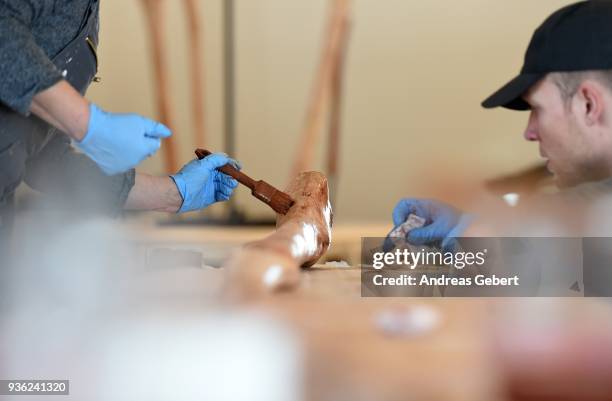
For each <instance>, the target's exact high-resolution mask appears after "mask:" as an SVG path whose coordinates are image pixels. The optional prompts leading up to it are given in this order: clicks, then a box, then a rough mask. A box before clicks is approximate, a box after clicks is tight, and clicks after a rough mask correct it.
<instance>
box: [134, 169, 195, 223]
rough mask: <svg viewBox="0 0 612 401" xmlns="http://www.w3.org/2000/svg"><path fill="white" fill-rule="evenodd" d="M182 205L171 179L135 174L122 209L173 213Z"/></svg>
mask: <svg viewBox="0 0 612 401" xmlns="http://www.w3.org/2000/svg"><path fill="white" fill-rule="evenodd" d="M182 203H183V199H182V198H181V195H180V193H179V191H178V189H177V188H176V184H175V183H174V181H173V180H172V178H170V177H155V176H151V175H148V174H140V173H137V174H136V182H135V184H134V186H133V187H132V190H131V191H130V193H129V195H128V199H127V201H126V202H125V206H124V208H125V209H128V210H157V211H160V212H170V213H175V212H176V211H177V210H178V209H179V208H180V207H181V204H182Z"/></svg>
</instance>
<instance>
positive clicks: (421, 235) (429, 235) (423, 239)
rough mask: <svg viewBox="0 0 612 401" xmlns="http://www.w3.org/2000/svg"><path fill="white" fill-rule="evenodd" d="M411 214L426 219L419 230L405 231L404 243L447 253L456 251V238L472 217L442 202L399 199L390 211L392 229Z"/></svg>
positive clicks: (457, 245)
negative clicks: (439, 249)
mask: <svg viewBox="0 0 612 401" xmlns="http://www.w3.org/2000/svg"><path fill="white" fill-rule="evenodd" d="M411 214H415V215H417V216H419V217H422V218H424V219H425V220H426V223H425V225H424V226H423V227H421V228H415V229H413V230H411V231H410V232H408V234H407V238H406V239H407V240H408V242H409V243H411V244H413V245H437V246H440V247H441V248H442V250H444V251H447V252H453V251H456V250H457V249H458V247H459V244H458V243H457V237H459V236H460V235H461V234H462V233H463V232H464V231H465V230H466V229H467V227H468V226H469V224H470V222H471V220H472V218H471V216H470V215H468V214H464V213H461V212H460V211H459V210H457V209H455V208H454V207H452V206H449V205H447V204H445V203H442V202H439V201H435V200H426V199H410V198H408V199H402V200H401V201H399V202H398V204H397V205H396V206H395V208H394V209H393V224H394V225H395V227H397V226H399V225H401V224H402V223H404V222H405V221H406V219H407V218H408V216H410V215H411Z"/></svg>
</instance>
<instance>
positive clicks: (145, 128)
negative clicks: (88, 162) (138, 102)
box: [77, 103, 172, 175]
mask: <svg viewBox="0 0 612 401" xmlns="http://www.w3.org/2000/svg"><path fill="white" fill-rule="evenodd" d="M170 135H172V133H171V132H170V130H169V129H168V127H166V126H165V125H163V124H160V123H158V122H155V121H152V120H149V119H147V118H145V117H142V116H139V115H137V114H114V113H107V112H105V111H103V110H101V109H100V108H98V107H97V106H96V105H95V104H93V103H92V104H90V105H89V124H88V128H87V133H86V134H85V137H84V138H83V140H82V141H81V142H77V146H78V147H79V148H80V149H81V150H82V151H83V152H84V153H85V154H86V155H87V156H89V158H90V159H92V160H93V161H94V162H96V164H97V165H98V166H99V167H100V168H101V169H102V171H103V172H104V173H105V174H107V175H113V174H118V173H122V172H124V171H127V170H129V169H131V168H133V167H136V165H138V164H139V163H140V162H141V161H143V160H144V159H146V158H147V157H149V156H151V155H153V154H154V153H155V152H157V150H158V149H159V147H160V145H161V139H162V138H167V137H169V136H170Z"/></svg>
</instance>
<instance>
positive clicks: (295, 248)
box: [291, 223, 319, 259]
mask: <svg viewBox="0 0 612 401" xmlns="http://www.w3.org/2000/svg"><path fill="white" fill-rule="evenodd" d="M318 233H319V231H318V230H317V228H316V227H315V226H314V224H307V223H303V225H302V232H301V233H300V234H296V235H294V236H293V241H292V244H291V255H292V256H293V257H294V258H296V259H297V258H301V257H303V256H306V255H307V256H312V255H314V254H315V253H316V252H317V249H318V243H317V235H318Z"/></svg>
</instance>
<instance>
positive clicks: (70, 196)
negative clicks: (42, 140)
mask: <svg viewBox="0 0 612 401" xmlns="http://www.w3.org/2000/svg"><path fill="white" fill-rule="evenodd" d="M24 181H25V182H26V184H28V186H30V187H31V188H33V189H35V190H37V191H40V192H43V193H44V194H45V195H46V196H47V197H48V198H49V200H51V201H53V202H55V203H57V204H58V205H59V206H60V207H61V208H70V209H71V210H74V211H76V212H79V213H82V214H94V215H107V216H112V217H115V216H117V215H119V214H120V213H121V212H122V211H123V206H124V205H125V202H126V200H127V197H128V194H129V193H130V191H131V189H132V187H133V186H134V183H135V171H134V170H133V169H132V170H129V171H127V172H125V173H122V174H117V175H113V176H108V175H105V174H104V173H103V172H102V171H101V170H100V168H99V167H98V166H97V165H96V164H95V163H94V162H93V161H92V160H91V159H90V158H89V157H87V156H86V155H84V154H82V153H79V152H77V151H76V149H74V148H73V147H72V144H71V143H70V139H68V137H66V136H65V135H62V134H60V133H56V134H55V135H53V137H52V139H51V140H50V141H49V143H47V144H46V145H45V146H44V148H43V149H42V150H41V152H40V153H38V154H37V155H36V156H33V157H31V158H30V159H29V160H28V161H27V163H26V169H25V176H24Z"/></svg>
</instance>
